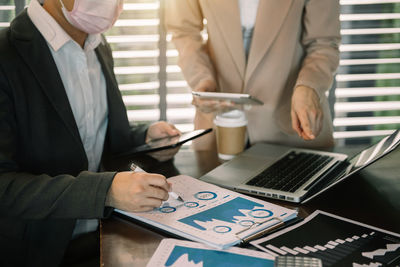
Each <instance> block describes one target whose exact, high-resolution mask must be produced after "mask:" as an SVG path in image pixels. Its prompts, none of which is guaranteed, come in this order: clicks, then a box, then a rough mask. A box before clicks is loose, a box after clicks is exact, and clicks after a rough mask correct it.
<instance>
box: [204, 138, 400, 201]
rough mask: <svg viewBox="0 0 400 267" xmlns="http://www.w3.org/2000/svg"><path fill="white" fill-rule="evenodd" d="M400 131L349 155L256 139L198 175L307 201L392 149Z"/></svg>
mask: <svg viewBox="0 0 400 267" xmlns="http://www.w3.org/2000/svg"><path fill="white" fill-rule="evenodd" d="M399 144H400V131H399V130H396V131H394V132H393V133H392V134H391V135H389V136H386V137H384V138H383V139H382V140H381V141H379V142H378V143H376V144H375V145H372V146H370V147H368V148H366V149H364V150H362V151H361V152H359V153H358V154H356V155H355V156H354V157H352V158H348V157H347V155H345V154H340V153H331V152H324V151H317V150H310V149H298V148H290V147H285V146H280V145H272V144H265V143H258V144H255V145H253V146H252V147H250V148H249V149H247V150H245V151H244V152H242V153H241V154H239V155H237V156H236V157H235V158H233V159H232V160H230V161H228V162H225V163H223V164H222V165H220V166H218V167H217V168H215V169H213V170H212V171H210V172H208V173H207V174H205V175H203V176H202V177H200V180H202V181H205V182H209V183H213V184H216V185H219V186H222V187H225V188H229V189H232V190H235V191H239V192H243V193H246V194H252V195H259V196H263V197H269V198H275V199H280V200H285V201H290V202H300V203H306V202H308V201H309V200H311V199H312V198H314V197H315V196H317V195H319V194H321V193H322V192H324V191H326V190H327V189H329V188H331V187H332V186H334V185H335V184H337V183H339V182H341V181H343V180H344V179H346V178H347V177H349V176H350V175H352V174H354V173H356V172H358V171H360V170H361V169H363V168H365V167H366V166H368V165H370V164H371V163H373V162H375V161H376V160H378V159H380V158H382V157H383V156H385V155H387V154H388V153H390V152H391V151H393V150H395V148H396V147H398V146H399Z"/></svg>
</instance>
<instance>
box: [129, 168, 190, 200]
mask: <svg viewBox="0 0 400 267" xmlns="http://www.w3.org/2000/svg"><path fill="white" fill-rule="evenodd" d="M129 168H130V170H131V171H132V172H144V171H143V170H142V169H141V168H139V167H138V166H137V165H136V164H135V163H131V165H130V166H129ZM168 184H169V185H171V184H170V183H168ZM168 195H169V196H170V197H172V198H174V199H176V200H179V201H181V202H185V201H184V200H183V198H182V197H181V196H179V195H178V194H177V193H175V192H173V191H169V192H168Z"/></svg>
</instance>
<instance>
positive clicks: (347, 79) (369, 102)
mask: <svg viewBox="0 0 400 267" xmlns="http://www.w3.org/2000/svg"><path fill="white" fill-rule="evenodd" d="M340 4H341V15H340V20H341V27H342V29H341V35H342V45H341V47H340V51H341V60H340V67H339V70H338V74H337V76H336V84H337V88H336V90H335V96H336V103H335V104H334V113H335V119H334V121H333V123H334V126H335V133H334V135H335V138H336V139H338V140H339V142H341V143H360V142H362V143H370V142H371V141H373V140H374V139H375V138H376V137H379V136H382V135H386V134H389V133H391V132H392V131H393V130H394V129H397V128H400V50H399V48H400V1H399V0H341V1H340Z"/></svg>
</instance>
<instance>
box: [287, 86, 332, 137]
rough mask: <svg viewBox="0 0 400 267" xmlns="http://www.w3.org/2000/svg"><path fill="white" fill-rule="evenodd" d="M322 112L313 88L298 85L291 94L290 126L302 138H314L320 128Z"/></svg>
mask: <svg viewBox="0 0 400 267" xmlns="http://www.w3.org/2000/svg"><path fill="white" fill-rule="evenodd" d="M323 115H324V114H323V112H322V108H321V104H320V101H319V97H318V95H317V93H316V92H315V90H314V89H312V88H310V87H307V86H303V85H299V86H297V87H296V88H295V89H294V92H293V95H292V108H291V117H292V127H293V129H294V130H295V131H296V132H297V134H298V135H299V136H300V137H301V138H303V139H304V140H313V139H315V138H316V137H317V136H318V135H319V133H320V132H321V129H322V119H323Z"/></svg>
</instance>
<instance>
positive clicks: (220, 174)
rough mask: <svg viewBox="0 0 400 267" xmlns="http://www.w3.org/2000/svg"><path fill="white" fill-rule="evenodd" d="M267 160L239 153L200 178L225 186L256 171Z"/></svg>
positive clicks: (247, 177)
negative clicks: (239, 154)
mask: <svg viewBox="0 0 400 267" xmlns="http://www.w3.org/2000/svg"><path fill="white" fill-rule="evenodd" d="M268 162H269V160H266V158H265V157H264V158H261V157H252V156H245V155H241V156H240V157H238V158H234V159H233V160H231V161H229V162H226V163H224V164H223V165H221V166H219V167H217V168H216V169H214V170H212V171H211V172H209V173H207V174H206V175H204V176H203V177H201V180H204V181H209V182H211V183H217V184H222V185H226V186H234V185H238V184H241V183H242V182H243V181H245V180H247V179H249V178H250V177H252V176H253V175H254V174H255V173H258V172H259V170H260V169H262V168H263V167H264V166H266V165H268Z"/></svg>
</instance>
